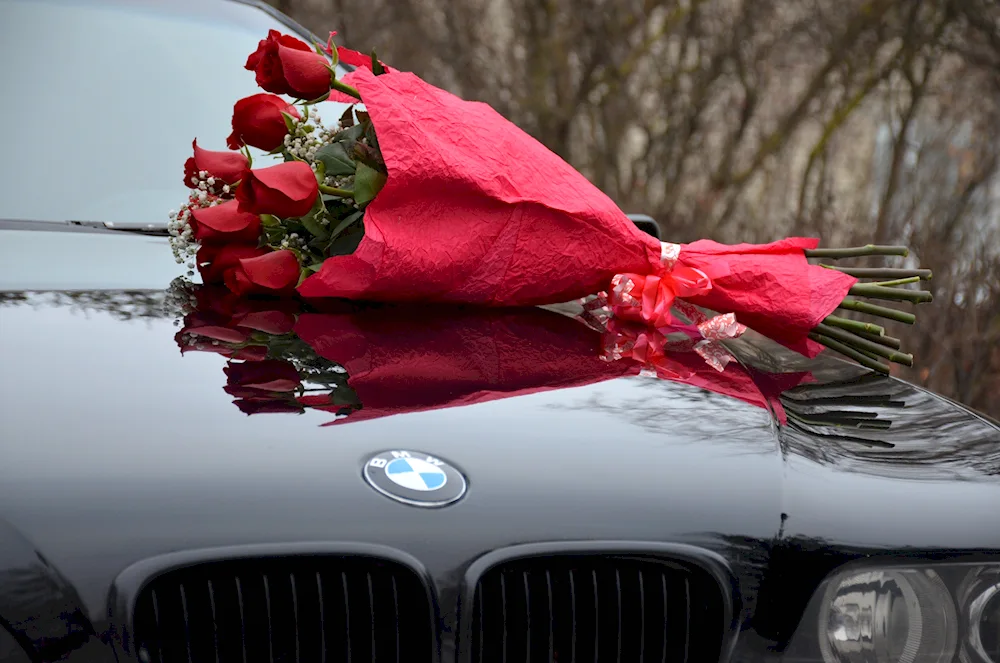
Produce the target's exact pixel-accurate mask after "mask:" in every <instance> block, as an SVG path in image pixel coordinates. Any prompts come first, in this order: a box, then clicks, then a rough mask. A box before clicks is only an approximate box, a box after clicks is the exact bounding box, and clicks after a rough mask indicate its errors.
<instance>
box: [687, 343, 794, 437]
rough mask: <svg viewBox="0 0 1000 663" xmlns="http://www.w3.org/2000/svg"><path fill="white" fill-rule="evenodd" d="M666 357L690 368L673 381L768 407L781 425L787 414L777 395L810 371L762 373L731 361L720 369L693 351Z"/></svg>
mask: <svg viewBox="0 0 1000 663" xmlns="http://www.w3.org/2000/svg"><path fill="white" fill-rule="evenodd" d="M669 358H670V360H671V361H673V362H676V363H679V364H681V365H683V366H685V367H687V368H688V369H689V370H690V371H691V374H690V375H688V376H687V377H685V378H684V379H681V380H675V381H676V382H683V383H685V384H691V385H694V386H696V387H701V388H702V389H707V390H709V391H714V392H715V393H717V394H724V395H726V396H732V397H733V398H737V399H739V400H741V401H743V402H744V403H749V404H750V405H756V406H757V407H762V408H765V409H770V410H771V411H772V412H774V416H775V417H776V418H777V419H778V422H779V423H781V424H782V425H784V424H785V423H786V422H787V420H788V417H787V415H786V414H785V409H784V408H783V407H782V406H781V401H780V400H779V399H778V396H779V395H780V394H781V392H783V391H785V390H787V389H791V388H792V387H795V386H797V385H799V384H802V383H803V382H811V381H812V379H813V378H812V374H811V373H763V372H760V371H755V370H753V369H747V368H744V367H743V366H742V365H740V364H739V363H738V362H735V361H731V362H729V363H728V364H726V368H725V370H724V371H722V372H721V373H720V372H719V371H716V370H715V369H714V368H712V367H711V366H709V365H708V364H706V363H705V361H704V360H703V359H702V358H701V357H699V356H698V355H697V354H695V353H693V352H683V353H673V354H670V355H669ZM668 379H670V378H668Z"/></svg>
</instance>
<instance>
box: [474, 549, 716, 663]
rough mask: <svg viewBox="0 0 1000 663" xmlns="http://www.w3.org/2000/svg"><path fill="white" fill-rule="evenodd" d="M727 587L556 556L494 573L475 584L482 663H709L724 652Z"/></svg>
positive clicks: (607, 560) (638, 564)
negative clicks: (722, 648)
mask: <svg viewBox="0 0 1000 663" xmlns="http://www.w3.org/2000/svg"><path fill="white" fill-rule="evenodd" d="M725 618H726V617H725V604H724V599H723V596H722V593H721V588H720V586H719V584H718V582H716V580H715V579H714V578H713V577H712V576H711V575H710V574H709V573H708V572H706V571H704V570H703V569H700V568H698V567H695V566H693V565H686V564H678V563H673V562H664V561H654V560H649V559H645V558H633V557H615V556H602V557H600V558H598V557H591V556H560V557H536V558H530V559H522V560H516V561H512V562H509V563H505V564H502V565H500V566H497V567H493V568H492V569H490V570H489V571H487V572H486V573H485V574H484V575H483V577H482V578H481V579H480V581H479V584H478V586H477V587H476V594H475V604H474V610H473V624H472V643H471V644H472V649H473V660H474V661H477V662H478V663H494V662H503V663H507V662H516V663H527V662H530V661H536V662H538V663H542V662H548V661H558V662H559V663H577V662H583V661H586V662H588V663H590V662H591V661H597V662H599V663H606V662H608V661H613V662H616V663H632V662H639V661H642V662H644V663H652V662H654V661H656V662H658V663H661V662H669V663H686V662H688V661H690V662H692V663H695V662H697V663H709V662H711V661H717V660H718V658H719V654H720V649H721V645H722V639H723V635H724V629H725V627H726V625H725V624H724V620H725Z"/></svg>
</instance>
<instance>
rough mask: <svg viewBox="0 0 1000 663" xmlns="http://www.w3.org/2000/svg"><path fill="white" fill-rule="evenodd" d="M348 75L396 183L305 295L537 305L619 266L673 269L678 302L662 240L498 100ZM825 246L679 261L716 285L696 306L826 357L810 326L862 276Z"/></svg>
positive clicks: (718, 251) (586, 287)
mask: <svg viewBox="0 0 1000 663" xmlns="http://www.w3.org/2000/svg"><path fill="white" fill-rule="evenodd" d="M344 80H345V82H349V83H350V84H351V85H353V86H355V87H356V88H357V89H358V91H359V92H360V93H361V97H362V99H363V100H364V103H365V105H366V108H367V110H368V112H369V113H370V115H371V118H372V122H373V124H374V126H375V130H376V133H377V134H378V139H379V146H380V149H381V152H382V156H383V158H384V160H385V163H386V166H387V168H388V170H389V179H388V182H387V183H386V185H385V188H383V189H382V191H381V192H380V193H379V194H378V196H377V197H376V198H375V200H374V201H373V202H372V203H371V204H370V205H369V206H368V207H367V208H366V210H365V221H364V223H365V235H364V238H363V239H362V240H361V243H360V245H359V246H358V248H357V250H356V251H355V252H354V253H353V254H351V255H346V256H336V257H333V258H329V259H327V260H326V261H325V262H324V263H323V266H322V268H321V269H320V270H319V272H317V273H316V274H314V275H312V276H310V277H308V278H307V279H306V280H305V281H304V282H303V283H302V285H300V286H299V292H300V293H301V294H302V295H303V296H306V297H343V298H348V299H366V300H373V301H389V302H424V303H440V302H461V303H471V304H486V305H493V306H525V305H534V304H552V303H558V302H564V301H569V300H571V299H575V298H579V297H583V296H586V295H589V294H593V293H596V292H598V291H601V290H606V289H607V288H608V285H609V283H610V281H611V278H612V277H613V276H614V275H615V274H636V275H656V277H657V278H660V277H663V283H664V291H663V292H662V296H660V297H652V296H650V297H649V299H650V302H653V303H655V302H660V304H661V306H660V309H662V310H661V311H659V313H662V312H663V311H666V310H668V309H669V300H670V299H672V297H673V294H674V292H677V291H678V289H677V287H675V286H676V285H677V278H668V277H669V276H670V270H669V269H666V270H665V268H664V266H663V263H662V261H661V259H662V255H661V246H660V243H659V241H657V240H656V239H654V238H653V237H650V236H649V235H647V234H645V233H643V232H641V231H640V230H639V229H638V228H636V227H635V225H634V224H633V223H632V222H631V221H630V220H629V219H628V217H627V216H625V214H624V213H623V212H622V211H621V210H620V209H618V207H617V206H615V204H614V203H613V202H612V201H611V199H609V198H608V197H607V196H606V195H604V193H602V192H601V191H600V190H598V189H597V188H596V187H594V186H593V185H592V184H590V182H588V181H587V180H586V178H584V177H583V175H581V174H580V173H578V172H577V171H576V170H574V169H573V168H572V167H571V166H570V165H569V164H567V163H566V162H565V161H563V160H562V159H561V158H559V157H558V156H557V155H555V154H554V153H552V152H550V151H549V150H548V149H546V148H545V147H544V146H543V145H542V144H541V143H539V142H538V141H536V140H535V139H533V138H531V137H530V136H529V135H527V134H526V133H524V132H523V131H521V130H520V129H518V128H517V127H516V126H515V125H513V124H512V123H510V122H509V121H507V120H506V119H504V118H503V117H502V116H501V115H500V114H499V113H497V112H496V111H494V110H493V109H492V108H490V107H489V106H487V105H486V104H482V103H478V102H467V101H463V100H461V99H459V98H458V97H455V96H454V95H452V94H450V93H448V92H445V91H444V90H441V89H439V88H436V87H434V86H432V85H429V84H428V83H425V82H424V81H422V80H420V79H419V78H418V77H416V76H414V75H413V74H409V73H400V72H395V71H394V72H392V73H388V74H385V75H381V76H375V75H374V74H373V73H372V72H371V71H370V70H369V69H366V68H364V67H362V68H359V69H357V70H355V71H353V72H351V73H350V74H349V75H348V76H347V77H345V79H344ZM815 245H816V240H810V239H802V238H791V239H787V240H782V241H780V242H774V243H771V244H766V245H750V244H740V245H736V246H725V245H721V244H716V243H715V242H711V241H707V240H702V241H699V242H695V243H693V244H689V245H684V246H683V248H682V249H681V251H680V255H679V258H678V259H677V260H676V268H677V270H678V273H679V274H680V273H684V274H693V273H694V272H692V271H691V270H692V269H697V270H700V273H701V274H703V275H708V276H709V277H711V280H712V283H711V289H710V290H708V289H707V288H706V284H701V285H700V286H699V288H695V289H693V290H692V291H691V293H690V295H691V296H690V297H689V299H690V300H691V301H692V302H694V303H696V304H700V305H703V306H706V307H708V308H711V309H713V310H715V311H718V312H720V313H729V312H733V313H736V314H737V318H738V320H739V321H740V322H742V323H744V324H746V325H748V326H750V327H753V328H754V329H757V330H758V331H760V332H761V333H763V334H765V335H767V336H769V337H771V338H773V339H775V340H776V341H778V342H779V343H782V344H784V345H787V346H788V347H790V348H792V349H794V350H796V351H798V352H802V353H804V354H807V355H810V356H814V355H815V354H817V353H818V352H819V351H820V350H821V349H822V348H821V346H819V345H817V344H815V343H813V342H811V341H809V340H808V338H807V337H806V334H807V333H808V332H809V330H810V329H812V328H813V327H815V326H816V324H817V323H818V322H819V321H821V320H822V319H823V318H824V317H826V316H827V315H828V314H830V313H831V312H833V310H834V309H835V308H836V307H837V305H838V304H839V303H840V301H842V300H843V298H844V296H845V295H846V294H847V291H848V289H849V288H850V286H851V285H852V284H853V283H854V282H855V279H854V278H853V277H850V276H847V275H845V274H841V273H839V272H835V271H832V270H827V269H823V268H821V267H818V266H814V265H809V263H808V262H807V261H806V259H805V257H804V255H803V253H802V249H803V248H806V247H813V246H815ZM668 290H669V292H668ZM681 290H685V289H681ZM695 292H697V293H699V294H694V293H695ZM678 294H680V293H679V292H678ZM680 296H684V297H686V296H687V294H680ZM652 305H653V304H651V306H652ZM658 317H662V316H658V315H657V311H649V312H646V313H645V314H644V315H643V316H642V319H644V320H646V321H647V322H651V321H652V320H653V319H654V318H658Z"/></svg>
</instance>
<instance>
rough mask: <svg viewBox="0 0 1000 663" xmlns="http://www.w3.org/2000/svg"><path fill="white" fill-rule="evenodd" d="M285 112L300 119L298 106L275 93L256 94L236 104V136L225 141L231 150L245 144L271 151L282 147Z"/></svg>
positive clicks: (234, 116) (232, 134)
mask: <svg viewBox="0 0 1000 663" xmlns="http://www.w3.org/2000/svg"><path fill="white" fill-rule="evenodd" d="M282 113H288V114H289V115H291V116H292V117H295V118H298V117H301V116H300V115H299V111H298V110H296V108H295V106H293V105H291V104H290V103H288V102H287V101H285V100H284V99H282V98H281V97H276V96H275V95H273V94H254V95H251V96H249V97H245V98H243V99H240V100H239V101H237V102H236V106H234V107H233V133H231V134H229V138H227V139H226V144H227V145H228V146H229V149H231V150H238V149H239V148H240V147H242V146H243V145H244V144H245V145H250V146H252V147H256V148H259V149H261V150H265V151H267V152H270V151H271V150H273V149H276V148H278V147H281V146H282V145H283V144H284V142H285V135H286V134H287V133H288V127H286V126H285V118H283V117H282V116H281V114H282ZM206 170H207V169H206Z"/></svg>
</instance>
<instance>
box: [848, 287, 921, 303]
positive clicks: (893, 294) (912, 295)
mask: <svg viewBox="0 0 1000 663" xmlns="http://www.w3.org/2000/svg"><path fill="white" fill-rule="evenodd" d="M849 292H850V293H851V294H852V295H855V296H857V297H869V298H871V299H888V300H893V301H904V302H913V303H914V304H919V303H920V302H930V301H934V296H933V295H931V293H929V292H927V291H926V290H906V289H904V288H886V287H883V286H880V285H874V284H872V283H857V284H855V285H853V286H851V289H850V291H849Z"/></svg>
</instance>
